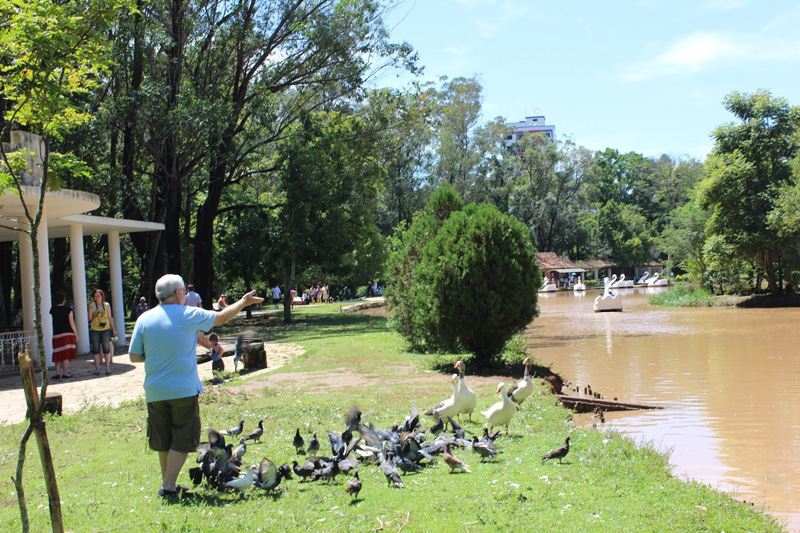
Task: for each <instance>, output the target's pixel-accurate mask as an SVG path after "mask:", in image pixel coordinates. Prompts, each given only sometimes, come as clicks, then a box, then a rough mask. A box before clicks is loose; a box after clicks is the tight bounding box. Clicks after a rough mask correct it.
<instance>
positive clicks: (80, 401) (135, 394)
mask: <svg viewBox="0 0 800 533" xmlns="http://www.w3.org/2000/svg"><path fill="white" fill-rule="evenodd" d="M223 347H224V348H225V349H226V350H227V349H232V348H233V344H229V345H228V344H226V343H225V342H224V340H223ZM264 349H265V350H266V352H267V362H268V364H269V367H268V368H265V369H262V370H257V371H254V372H249V373H248V374H247V376H248V378H250V381H258V379H256V380H252V377H253V376H256V377H257V378H258V377H259V376H262V375H268V374H269V373H270V372H272V371H273V370H275V369H278V368H280V367H282V366H284V365H285V364H286V363H288V362H289V361H291V360H292V359H293V358H294V357H297V356H299V355H302V354H303V353H305V350H303V348H302V347H301V346H299V345H296V344H281V343H277V342H265V343H264ZM205 351H206V350H205V348H201V349H199V350H198V353H205ZM225 362H226V367H228V370H233V368H232V366H233V361H232V360H230V359H226V360H225ZM197 369H198V374H199V376H200V380H201V381H203V383H206V382H207V381H208V380H209V379H211V377H212V373H211V363H202V364H199V365H198V367H197ZM69 371H70V373H71V374H72V375H73V376H74V377H73V378H72V379H66V380H63V382H62V381H60V380H53V379H52V376H53V375H54V371H52V370H51V371H50V385H49V386H48V388H47V390H48V392H57V393H59V394H61V396H62V401H63V410H64V412H65V413H74V412H77V411H80V410H82V409H84V408H86V407H88V406H92V405H108V406H110V407H117V406H118V405H119V404H120V403H122V402H124V401H129V400H135V399H137V398H139V397H141V396H143V395H144V389H143V388H142V385H143V383H144V364H141V363H139V364H134V363H131V360H130V358H129V357H128V354H127V353H123V354H118V355H115V356H114V363H113V365H112V367H111V375H109V376H106V375H105V372H103V371H102V366H101V375H100V376H95V375H94V363H93V362H92V356H91V355H84V356H80V357H78V359H77V360H75V361H72V363H70V365H69ZM41 378H42V376H41V374H38V375H37V384H39V385H40V386H41ZM248 383H249V382H248ZM262 386H263V385H262ZM206 390H208V387H206ZM26 409H27V406H26V403H25V393H24V391H23V390H22V378H21V377H20V376H19V374H18V373H14V374H11V375H7V376H4V377H2V378H0V423H3V424H16V423H19V422H22V421H23V420H25V411H26Z"/></svg>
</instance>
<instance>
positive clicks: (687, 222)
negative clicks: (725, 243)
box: [659, 201, 709, 283]
mask: <svg viewBox="0 0 800 533" xmlns="http://www.w3.org/2000/svg"><path fill="white" fill-rule="evenodd" d="M671 217H672V221H671V222H670V223H669V225H668V226H667V227H666V228H664V231H663V232H662V233H661V238H660V239H659V243H660V246H661V248H662V249H663V250H664V252H665V253H667V254H669V255H670V260H671V262H672V263H673V264H674V265H677V266H678V267H680V268H681V269H683V270H685V271H686V272H688V273H689V276H690V279H691V280H692V281H695V282H698V283H702V282H703V279H704V275H705V273H706V270H707V265H706V262H705V259H704V255H703V249H704V246H705V243H706V231H705V228H706V224H707V223H708V218H709V213H708V211H704V210H702V209H700V207H699V206H698V205H697V202H695V201H689V202H688V203H686V204H684V205H682V206H680V207H678V208H676V209H675V210H674V211H673V212H672V214H671Z"/></svg>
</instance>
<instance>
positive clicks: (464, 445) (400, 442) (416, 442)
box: [189, 359, 569, 500]
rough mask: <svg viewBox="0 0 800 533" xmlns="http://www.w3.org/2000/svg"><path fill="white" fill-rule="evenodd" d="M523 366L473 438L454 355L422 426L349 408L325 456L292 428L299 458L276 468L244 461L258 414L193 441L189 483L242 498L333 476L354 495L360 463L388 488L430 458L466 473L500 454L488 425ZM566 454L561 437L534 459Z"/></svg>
mask: <svg viewBox="0 0 800 533" xmlns="http://www.w3.org/2000/svg"><path fill="white" fill-rule="evenodd" d="M524 364H525V377H524V378H523V380H522V381H520V382H519V383H517V384H516V385H513V386H512V387H511V389H510V390H511V396H512V397H511V398H510V397H509V394H507V393H506V388H505V384H504V383H500V384H499V385H498V387H497V393H498V394H500V395H501V400H500V401H499V402H497V403H495V404H494V405H492V406H491V407H490V408H489V409H487V410H486V411H484V412H483V414H484V416H485V417H486V419H487V422H488V426H487V427H484V429H483V436H481V437H478V436H477V435H474V436H473V437H472V439H468V438H466V432H465V430H464V429H463V428H462V427H461V426H460V425H459V424H458V422H456V420H455V418H457V417H458V416H459V415H462V414H463V415H468V416H469V417H470V419H471V417H472V412H473V411H474V409H475V406H476V401H475V400H476V398H475V393H474V392H472V391H471V390H470V389H469V387H467V385H466V382H465V380H464V363H463V362H462V361H459V362H458V363H456V365H455V368H456V369H457V370H458V371H459V374H454V375H453V376H452V382H453V394H452V396H451V397H450V398H448V399H446V400H444V401H442V402H439V403H437V404H436V405H434V406H433V407H431V408H430V409H428V410H426V411H424V412H423V413H422V415H427V416H430V417H432V419H433V420H434V423H433V425H431V426H430V427H428V428H424V427H423V425H422V421H421V414H420V413H419V412H417V409H416V408H412V411H411V414H410V415H409V416H407V417H405V420H403V421H402V422H401V423H397V424H394V425H392V426H391V427H389V428H386V429H380V428H377V427H376V426H375V425H374V424H372V423H364V421H363V420H362V418H363V416H364V415H363V413H362V412H361V410H360V409H359V408H358V407H356V406H351V407H349V408H348V409H347V411H346V413H345V427H344V430H343V431H342V432H341V433H337V432H335V431H331V430H326V434H327V438H328V442H329V444H330V455H323V454H321V453H320V442H319V440H318V439H317V433H316V432H314V433H313V435H312V436H311V437H310V439H309V440H308V444H306V440H305V439H304V438H303V436H302V435H301V433H300V428H299V427H298V428H297V430H296V432H295V434H294V438H293V439H292V446H293V447H294V449H295V452H296V454H297V455H298V456H300V457H302V459H301V460H300V461H298V460H297V459H293V460H292V461H291V465H289V464H282V465H280V466H277V467H276V466H275V464H274V463H273V462H272V461H271V460H270V459H268V458H266V457H264V458H262V459H261V462H260V463H258V464H255V465H252V466H249V467H244V466H243V464H244V461H245V459H244V457H245V455H246V453H247V450H248V447H247V444H248V442H251V444H252V443H258V442H260V441H261V438H262V436H263V434H264V424H263V422H264V421H263V420H259V422H258V426H257V427H256V428H255V429H254V430H253V431H251V432H250V433H247V434H246V435H245V431H244V426H245V421H244V420H240V421H239V424H238V425H236V426H234V427H232V428H230V429H228V430H225V431H217V430H215V429H213V428H209V429H208V441H207V442H203V443H201V444H200V445H199V446H198V447H197V452H198V456H197V463H198V466H196V467H194V468H191V469H190V470H189V476H190V478H191V479H192V482H193V483H194V484H195V485H200V484H201V483H203V482H205V483H206V484H207V486H209V487H213V488H216V489H218V490H221V491H229V492H238V493H239V494H240V495H241V496H242V497H245V496H246V495H247V492H248V491H249V490H250V489H251V488H254V489H258V490H265V491H272V490H274V489H276V488H277V487H278V486H279V485H280V483H281V481H282V480H284V479H286V480H288V479H292V476H293V475H295V476H297V477H298V478H299V479H300V482H301V483H302V482H315V481H324V482H327V483H332V482H335V481H336V477H337V476H339V475H340V474H341V475H346V476H351V477H350V479H349V480H348V482H347V484H346V486H345V491H346V492H347V493H348V494H350V495H351V496H352V497H353V498H354V499H355V500H357V499H358V496H359V493H360V492H361V489H362V481H361V479H360V478H359V476H358V469H359V467H360V466H361V465H367V464H374V465H377V466H378V467H379V468H380V470H381V471H382V472H383V474H384V476H385V477H386V483H387V484H388V486H390V487H396V488H404V486H405V485H404V484H403V478H402V476H403V475H406V474H412V473H417V472H420V471H421V470H422V469H424V468H426V467H427V466H428V465H430V464H431V463H433V462H434V461H436V460H437V458H438V457H441V459H442V460H443V461H444V463H445V464H446V465H447V466H448V467H449V469H450V473H451V474H452V473H454V472H460V473H470V472H471V471H472V470H471V469H470V467H469V465H468V462H467V461H468V459H467V454H470V453H475V454H476V455H477V456H478V457H479V460H480V462H484V461H487V460H488V461H492V460H494V459H495V458H496V457H497V455H498V454H499V453H502V452H501V451H500V450H498V447H497V444H496V443H495V441H496V439H497V437H498V435H499V434H500V431H499V430H497V431H494V429H495V428H499V427H502V426H505V430H506V434H508V426H509V424H510V422H511V420H512V418H513V416H514V414H515V413H516V412H517V411H518V410H519V409H520V407H519V404H521V403H522V402H523V401H524V400H525V398H527V397H528V396H529V395H530V393H531V392H532V389H533V387H532V385H531V384H530V383H531V382H530V377H529V375H528V368H529V366H530V361H529V360H528V359H526V360H525V363H524ZM448 427H449V431H447V428H448ZM493 431H494V432H493ZM225 437H229V438H230V439H233V440H234V442H238V445H237V446H236V447H234V442H226V440H225ZM567 453H569V437H567V439H566V441H565V443H564V444H563V445H562V446H560V447H559V448H556V449H554V450H552V451H550V452H548V453H547V454H545V455H544V456H543V457H542V463H545V462H546V461H548V460H549V459H558V460H559V462H561V461H562V459H563V458H564V457H565V456H566V455H567ZM456 454H458V455H460V456H461V457H458V456H457V455H456ZM470 462H471V461H470Z"/></svg>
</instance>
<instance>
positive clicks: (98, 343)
mask: <svg viewBox="0 0 800 533" xmlns="http://www.w3.org/2000/svg"><path fill="white" fill-rule="evenodd" d="M89 325H90V329H89V340H90V341H91V344H92V357H94V375H95V376H99V375H100V355H101V354H102V355H103V360H104V363H105V366H106V376H107V375H109V374H111V363H112V362H113V357H114V350H113V349H112V348H111V335H112V334H113V335H114V336H115V337H116V336H117V332H116V330H115V329H114V318H113V317H112V316H111V306H110V305H109V304H108V302H107V301H106V293H105V292H103V290H102V289H95V291H94V292H93V293H92V303H91V305H90V306H89Z"/></svg>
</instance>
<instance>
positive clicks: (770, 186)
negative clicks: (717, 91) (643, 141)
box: [698, 91, 800, 292]
mask: <svg viewBox="0 0 800 533" xmlns="http://www.w3.org/2000/svg"><path fill="white" fill-rule="evenodd" d="M724 105H725V108H726V109H727V110H728V111H730V112H731V113H733V114H734V116H735V117H736V118H737V119H738V120H739V122H738V123H731V124H727V125H724V126H720V127H719V128H717V130H716V131H715V132H714V138H715V139H716V144H715V146H714V150H713V152H712V154H711V155H710V156H709V158H708V161H707V167H708V176H707V177H706V178H705V180H704V181H703V182H702V183H701V185H700V188H699V196H698V200H699V202H700V206H701V207H702V208H704V209H708V210H710V211H711V213H712V215H711V219H710V221H709V223H708V230H709V232H710V234H712V235H715V236H719V237H720V239H722V240H723V241H724V242H725V246H726V250H730V252H731V253H730V254H727V251H726V252H725V254H718V257H723V256H724V255H729V256H731V257H742V258H745V259H746V260H748V261H750V262H751V263H752V264H754V265H757V266H758V267H760V268H761V269H763V271H764V275H765V277H766V278H767V280H768V281H769V288H770V290H771V291H773V292H782V290H783V278H784V275H783V274H784V271H786V270H790V269H791V268H792V267H793V265H792V264H791V263H790V262H789V260H790V258H792V257H795V256H796V255H797V254H796V244H797V243H796V241H793V240H792V239H787V238H785V237H781V235H780V234H779V233H778V232H777V231H776V230H775V227H774V225H770V223H769V218H768V217H769V216H770V213H771V212H772V211H773V210H774V209H775V208H776V199H777V198H778V197H779V195H780V194H781V191H786V190H789V189H790V188H791V187H792V186H793V185H794V184H795V179H794V178H793V176H792V169H791V166H790V162H791V160H792V159H793V158H794V157H795V156H796V155H797V153H798V148H799V146H798V144H797V132H798V131H800V108H798V107H792V106H790V105H789V104H788V102H787V101H786V100H785V99H783V98H775V97H773V96H772V94H771V93H770V92H769V91H759V92H756V93H753V94H747V93H738V92H734V93H731V94H730V95H728V96H727V97H726V98H725V101H724ZM717 242H719V241H717ZM711 248H712V249H719V248H720V247H719V246H716V245H713V246H711ZM721 266H722V265H720V267H721ZM715 270H716V271H720V270H722V268H716V269H715Z"/></svg>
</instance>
